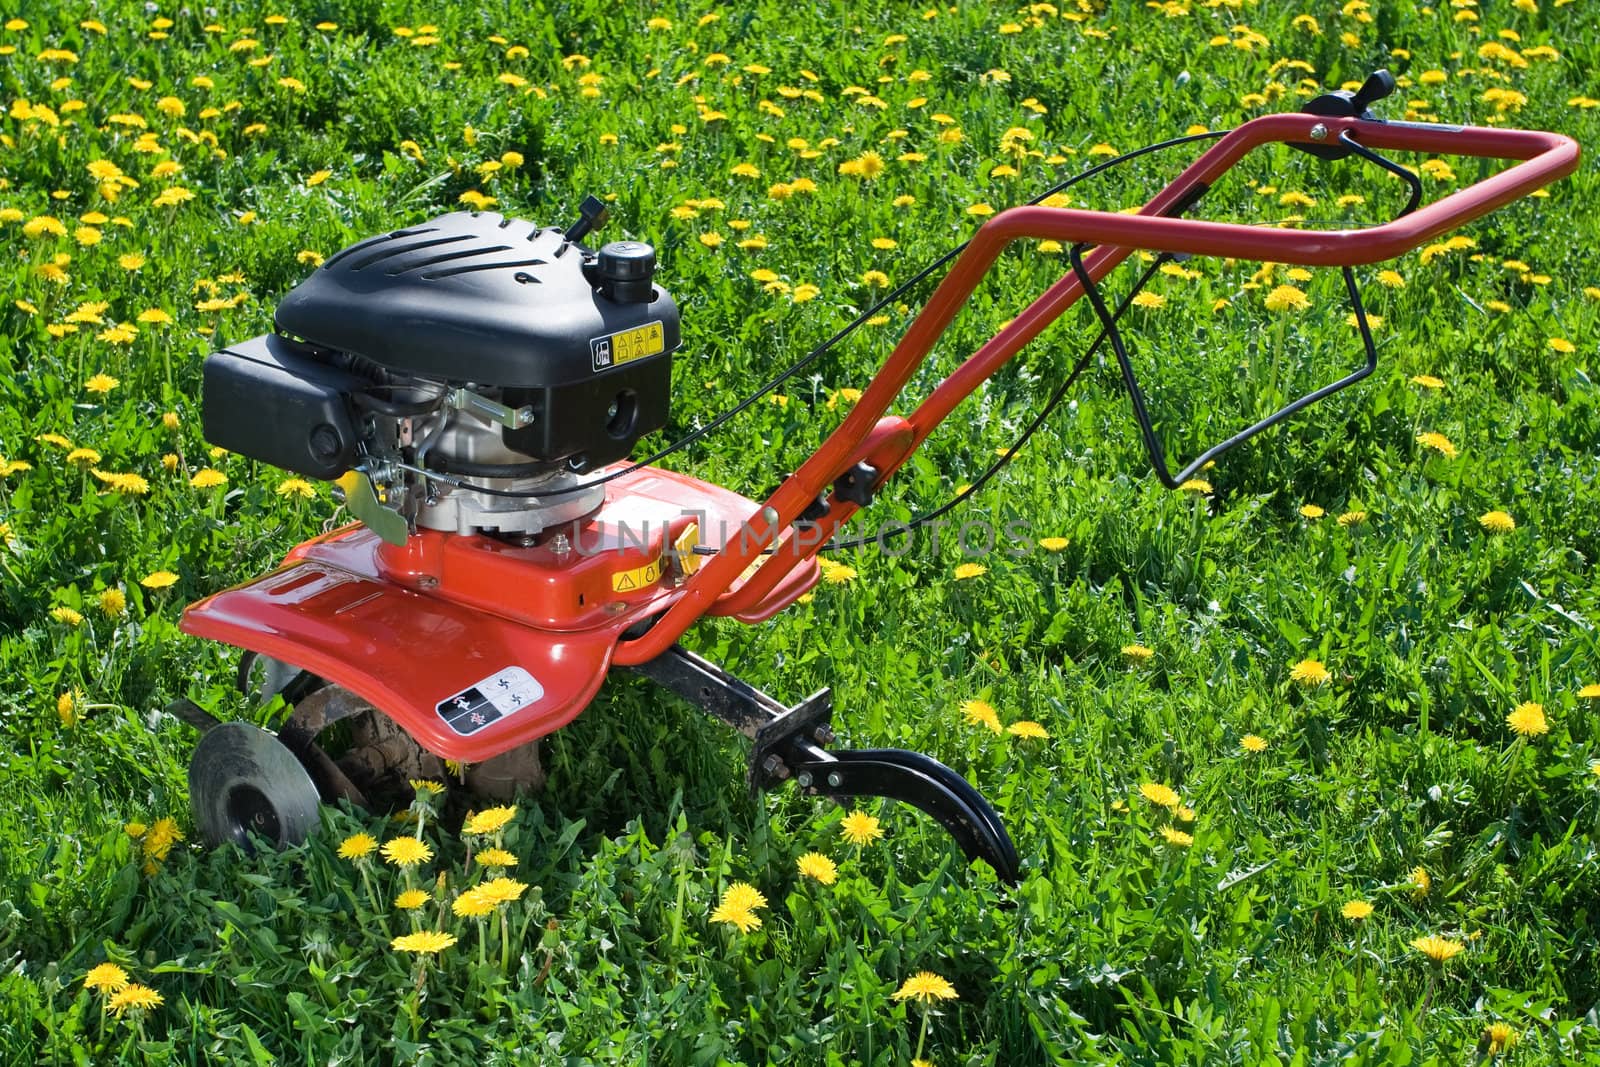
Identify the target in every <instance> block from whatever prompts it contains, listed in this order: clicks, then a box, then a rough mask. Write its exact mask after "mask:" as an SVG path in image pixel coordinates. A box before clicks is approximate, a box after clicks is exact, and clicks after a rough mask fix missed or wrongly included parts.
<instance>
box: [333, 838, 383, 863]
mask: <svg viewBox="0 0 1600 1067" xmlns="http://www.w3.org/2000/svg"><path fill="white" fill-rule="evenodd" d="M377 847H378V840H377V838H375V837H373V836H372V835H371V834H351V835H350V836H349V837H347V838H345V839H344V840H343V841H341V842H339V858H340V859H343V860H359V859H365V858H366V857H368V856H370V855H372V852H373V850H374V849H376V848H377Z"/></svg>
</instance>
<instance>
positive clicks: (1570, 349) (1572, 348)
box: [1550, 337, 1578, 356]
mask: <svg viewBox="0 0 1600 1067" xmlns="http://www.w3.org/2000/svg"><path fill="white" fill-rule="evenodd" d="M1550 348H1551V350H1552V351H1555V352H1560V353H1561V354H1562V355H1563V356H1570V355H1571V354H1572V353H1574V352H1576V351H1577V350H1578V346H1577V345H1575V344H1573V343H1572V342H1571V341H1569V340H1567V339H1566V338H1565V337H1552V338H1550Z"/></svg>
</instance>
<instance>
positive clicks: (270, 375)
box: [202, 198, 680, 540]
mask: <svg viewBox="0 0 1600 1067" xmlns="http://www.w3.org/2000/svg"><path fill="white" fill-rule="evenodd" d="M603 218H604V209H603V206H602V205H601V204H600V203H599V202H598V201H596V200H594V199H593V198H590V200H589V201H587V202H586V203H585V210H584V217H583V219H582V220H580V221H579V222H578V223H577V224H575V225H574V226H571V227H568V228H566V229H565V230H563V229H562V228H560V227H540V226H535V225H533V224H532V223H529V222H524V221H521V220H517V219H511V218H506V217H503V216H501V215H497V214H492V213H476V212H472V213H468V212H458V213H455V214H450V215H444V216H441V217H439V218H436V219H433V220H431V221H429V222H426V223H423V224H421V225H419V226H414V227H411V228H409V229H404V230H395V231H393V232H391V233H386V234H383V235H381V236H378V237H373V238H371V239H369V240H366V241H362V242H360V243H358V244H355V245H352V246H350V247H349V248H346V249H344V250H343V251H341V252H339V253H338V254H336V255H334V256H331V257H329V258H328V260H327V261H326V262H325V263H323V264H322V266H321V267H319V268H318V269H317V271H316V272H315V273H314V274H313V275H312V276H311V277H310V278H308V279H306V280H305V281H304V282H302V283H301V284H300V285H298V286H297V287H295V288H294V289H293V290H292V291H291V292H290V293H289V295H288V296H287V297H285V298H284V300H283V302H282V303H281V304H280V305H279V307H278V310H277V314H276V316H275V318H274V332H273V333H270V334H267V335H265V336H262V337H257V338H254V339H252V340H249V341H244V342H242V343H239V344H235V345H230V346H229V347H227V348H224V349H222V350H221V351H218V352H214V353H212V354H211V355H210V356H209V357H208V358H207V359H206V362H205V368H204V386H203V393H202V421H203V424H204V430H205V436H206V439H207V440H208V441H210V442H211V443H212V444H214V445H220V446H221V447H223V448H226V449H228V450H229V451H231V452H237V453H239V454H241V455H245V456H249V457H251V458H252V459H256V460H260V461H262V462H265V463H270V464H272V465H273V466H275V467H281V468H283V469H284V470H289V471H294V472H295V473H297V474H302V475H306V476H308V477H312V478H320V479H326V480H335V479H339V478H340V477H341V476H342V475H345V474H346V473H347V472H349V471H351V470H359V471H360V472H362V473H364V474H365V475H366V476H367V477H368V478H369V479H370V481H371V483H373V485H375V486H376V487H377V488H378V490H379V491H380V492H381V494H382V497H383V500H384V503H385V505H386V506H387V507H388V508H391V509H393V510H395V511H397V512H399V514H400V515H401V516H403V517H404V518H405V520H406V522H407V523H408V524H410V525H411V526H413V527H415V526H421V527H427V528H431V529H438V530H452V531H455V532H458V533H463V534H466V533H490V534H497V535H501V536H507V537H512V538H519V539H524V540H526V539H531V538H533V537H535V536H536V535H537V534H538V533H539V532H540V531H541V530H544V529H547V528H549V527H552V526H556V525H559V524H562V523H566V522H570V521H571V520H573V519H576V518H578V517H580V516H582V515H584V514H587V513H588V512H590V511H593V510H594V509H595V508H597V507H598V506H599V505H600V504H601V503H602V501H603V499H604V493H605V490H604V487H603V486H600V485H592V484H590V482H592V481H593V480H594V475H593V473H592V472H595V471H597V470H598V469H599V468H601V467H604V466H606V465H607V464H610V463H615V462H616V461H618V460H621V459H623V458H625V457H626V456H627V455H628V453H629V451H630V450H631V449H632V448H633V446H634V444H635V442H637V441H638V439H639V438H640V437H642V436H643V435H645V434H647V433H650V432H651V431H653V430H657V429H660V428H661V427H662V426H664V425H665V424H666V421H667V413H668V410H669V402H670V392H671V383H672V353H673V352H674V351H675V350H676V349H677V348H678V345H679V343H680V333H679V320H678V308H677V305H676V304H675V303H674V302H673V299H672V297H671V295H670V294H669V293H667V292H666V291H665V290H663V289H661V288H659V287H658V286H656V285H655V283H654V272H655V252H654V250H653V249H652V248H651V247H650V246H649V245H647V244H643V243H640V242H637V241H615V242H612V243H610V244H607V245H605V246H603V247H601V248H600V249H599V250H598V251H594V250H591V249H589V248H587V247H585V246H584V244H583V243H582V239H583V237H584V236H585V235H586V234H587V233H588V231H589V230H590V229H591V228H592V226H593V225H595V224H596V223H598V222H599V221H602V220H603Z"/></svg>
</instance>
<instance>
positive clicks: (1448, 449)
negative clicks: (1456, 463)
mask: <svg viewBox="0 0 1600 1067" xmlns="http://www.w3.org/2000/svg"><path fill="white" fill-rule="evenodd" d="M1417 444H1419V445H1421V446H1422V447H1423V448H1431V449H1432V450H1433V451H1435V452H1437V453H1439V455H1441V456H1443V457H1444V458H1445V459H1455V458H1456V456H1457V455H1458V454H1459V453H1458V451H1457V449H1456V446H1455V445H1454V444H1453V443H1452V442H1451V440H1450V438H1448V437H1446V436H1445V435H1444V434H1442V433H1436V432H1435V431H1433V430H1429V431H1428V432H1427V433H1419V434H1417Z"/></svg>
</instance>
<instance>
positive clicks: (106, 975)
mask: <svg viewBox="0 0 1600 1067" xmlns="http://www.w3.org/2000/svg"><path fill="white" fill-rule="evenodd" d="M83 984H84V986H86V987H87V988H89V989H93V990H96V991H97V992H100V993H120V992H122V991H123V990H124V989H126V988H128V972H127V971H125V970H123V969H122V968H121V967H118V966H117V965H116V964H115V963H102V964H100V965H99V966H97V967H93V968H91V969H90V970H89V973H88V974H86V975H84V976H83Z"/></svg>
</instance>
